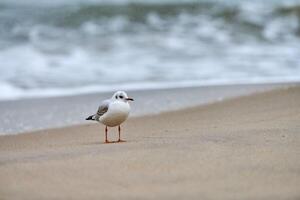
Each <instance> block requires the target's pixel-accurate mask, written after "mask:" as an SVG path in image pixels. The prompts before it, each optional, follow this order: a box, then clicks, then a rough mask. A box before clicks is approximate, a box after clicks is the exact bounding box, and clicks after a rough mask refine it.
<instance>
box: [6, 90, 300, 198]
mask: <svg viewBox="0 0 300 200" xmlns="http://www.w3.org/2000/svg"><path fill="white" fill-rule="evenodd" d="M123 127H124V129H123V130H124V134H123V137H124V139H126V140H127V142H125V143H115V144H103V139H104V134H103V128H104V127H103V126H101V125H99V124H94V123H90V124H85V125H78V126H71V127H66V128H57V129H46V130H42V131H37V132H31V133H26V134H20V135H10V136H1V137H0V199H3V200H5V199H28V200H35V199H39V200H40V199H251V200H253V199H270V200H271V199H272V200H273V199H299V198H300V190H299V186H300V134H299V132H300V87H299V86H296V87H290V88H283V89H277V90H273V91H268V92H265V93H259V94H255V95H250V96H244V97H238V98H234V99H230V100H225V101H222V102H216V103H211V104H209V105H204V106H198V107H193V108H189V109H183V110H179V111H172V112H166V113H163V114H157V115H149V116H144V117H133V118H130V119H129V120H128V122H126V123H125V124H124V126H123ZM116 136H117V130H116V129H113V130H111V131H110V135H109V137H110V139H116Z"/></svg>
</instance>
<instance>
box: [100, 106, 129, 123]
mask: <svg viewBox="0 0 300 200" xmlns="http://www.w3.org/2000/svg"><path fill="white" fill-rule="evenodd" d="M129 111H130V106H129V104H128V103H125V102H124V103H123V102H116V103H111V104H110V105H109V108H108V111H107V112H106V113H105V114H104V115H103V116H101V117H100V122H102V123H103V124H104V125H106V126H111V127H113V126H118V125H120V124H121V123H123V122H124V121H125V120H126V119H127V117H128V115H129Z"/></svg>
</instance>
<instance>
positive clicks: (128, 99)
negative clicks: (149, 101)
mask: <svg viewBox="0 0 300 200" xmlns="http://www.w3.org/2000/svg"><path fill="white" fill-rule="evenodd" d="M126 100H127V101H134V99H133V98H129V97H128V98H126Z"/></svg>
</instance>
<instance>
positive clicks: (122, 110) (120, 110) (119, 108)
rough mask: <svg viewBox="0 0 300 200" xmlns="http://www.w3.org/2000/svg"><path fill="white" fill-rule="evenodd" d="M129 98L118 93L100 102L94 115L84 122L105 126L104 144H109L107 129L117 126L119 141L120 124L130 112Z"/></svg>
mask: <svg viewBox="0 0 300 200" xmlns="http://www.w3.org/2000/svg"><path fill="white" fill-rule="evenodd" d="M129 101H133V99H132V98H129V97H128V96H127V94H126V92H124V91H118V92H116V93H114V95H113V96H112V97H111V98H110V99H106V100H104V101H102V103H101V104H100V106H99V108H98V111H97V113H96V114H94V115H91V116H89V117H88V118H86V120H94V121H98V122H100V123H102V124H104V125H105V143H111V142H110V141H108V139H107V131H108V128H107V127H114V126H118V131H119V140H118V141H117V142H125V141H124V140H121V126H120V125H121V124H122V123H123V122H124V121H125V120H126V119H127V117H128V115H129V112H130V105H129Z"/></svg>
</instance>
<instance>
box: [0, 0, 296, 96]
mask: <svg viewBox="0 0 300 200" xmlns="http://www.w3.org/2000/svg"><path fill="white" fill-rule="evenodd" d="M289 81H300V1H299V0H273V1H271V0H251V1H250V0H249V1H246V0H227V1H225V0H224V1H214V0H201V1H183V0H164V1H159V0H144V1H137V0H136V1H131V0H119V1H116V0H115V1H113V0H110V1H109V0H107V1H103V0H51V1H40V0H26V1H25V0H0V91H1V92H0V100H4V99H18V98H27V97H40V96H53V95H67V94H78V93H86V92H96V91H97V92H99V91H109V90H115V89H120V88H122V89H132V88H133V89H143V88H164V87H180V86H193V85H211V84H234V83H256V82H258V83H264V82H289Z"/></svg>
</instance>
